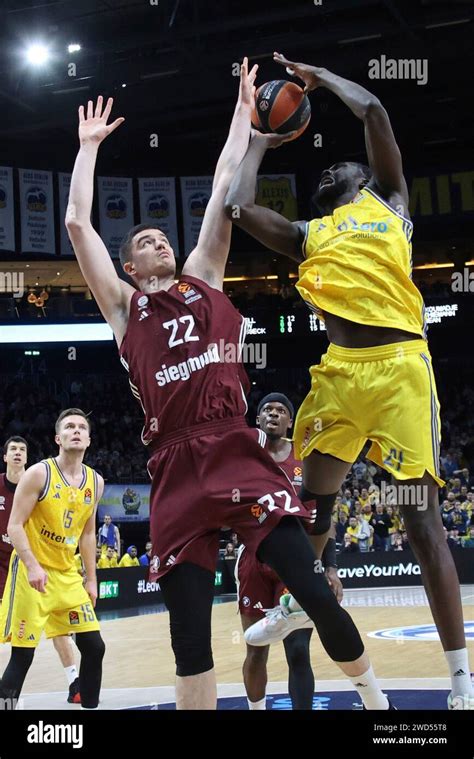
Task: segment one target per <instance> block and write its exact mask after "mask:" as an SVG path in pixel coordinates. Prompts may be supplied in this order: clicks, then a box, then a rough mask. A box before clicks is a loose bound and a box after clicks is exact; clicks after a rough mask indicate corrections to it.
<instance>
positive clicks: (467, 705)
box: [254, 625, 474, 710]
mask: <svg viewBox="0 0 474 759" xmlns="http://www.w3.org/2000/svg"><path fill="white" fill-rule="evenodd" d="M254 627H255V625H254ZM448 709H449V710H453V709H456V710H457V709H465V710H474V695H469V694H465V695H464V696H453V694H452V693H450V694H449V696H448Z"/></svg>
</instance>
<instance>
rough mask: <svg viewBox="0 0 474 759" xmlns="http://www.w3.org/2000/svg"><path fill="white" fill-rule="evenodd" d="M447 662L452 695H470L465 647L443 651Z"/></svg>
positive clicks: (470, 686) (469, 674)
mask: <svg viewBox="0 0 474 759" xmlns="http://www.w3.org/2000/svg"><path fill="white" fill-rule="evenodd" d="M444 654H445V656H446V660H447V662H448V667H449V674H450V675H451V693H452V694H453V696H467V695H469V696H472V695H474V693H473V688H472V683H471V673H470V669H469V660H468V656H467V648H458V649H457V651H445V652H444Z"/></svg>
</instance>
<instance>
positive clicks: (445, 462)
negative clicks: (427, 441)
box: [441, 451, 459, 479]
mask: <svg viewBox="0 0 474 759" xmlns="http://www.w3.org/2000/svg"><path fill="white" fill-rule="evenodd" d="M441 464H442V466H443V469H444V472H445V475H446V477H447V478H448V479H449V478H450V477H452V476H453V474H454V472H455V471H456V470H457V469H459V463H458V461H457V459H456V458H455V457H454V453H453V451H448V453H447V454H446V456H445V457H441Z"/></svg>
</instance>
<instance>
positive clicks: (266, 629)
mask: <svg viewBox="0 0 474 759" xmlns="http://www.w3.org/2000/svg"><path fill="white" fill-rule="evenodd" d="M287 598H289V596H282V598H281V601H280V606H276V607H275V608H274V609H264V611H265V617H264V618H263V619H261V620H260V621H259V622H255V624H254V625H252V626H251V627H248V628H247V630H246V631H245V633H244V638H245V642H246V643H248V644H249V646H269V645H270V644H271V643H278V641H280V640H284V638H286V637H287V635H289V634H290V633H292V632H294V631H295V630H303V629H304V628H310V627H314V622H313V621H312V620H311V619H310V618H309V617H308V615H307V614H306V612H305V611H292V612H290V611H289V609H288V606H287V605H286V604H285V602H284V600H287Z"/></svg>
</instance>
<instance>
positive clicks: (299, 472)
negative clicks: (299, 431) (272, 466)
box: [275, 443, 303, 493]
mask: <svg viewBox="0 0 474 759" xmlns="http://www.w3.org/2000/svg"><path fill="white" fill-rule="evenodd" d="M275 463H276V464H278V466H279V467H280V468H281V469H283V471H284V472H285V474H286V476H287V477H288V479H289V480H290V482H291V484H292V485H293V487H294V488H295V490H296V492H297V493H299V491H300V488H301V486H302V484H303V466H302V463H301V461H299V460H298V459H295V455H294V448H293V443H292V444H291V451H290V454H289V456H288V458H287V459H285V461H276V462H275Z"/></svg>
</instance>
